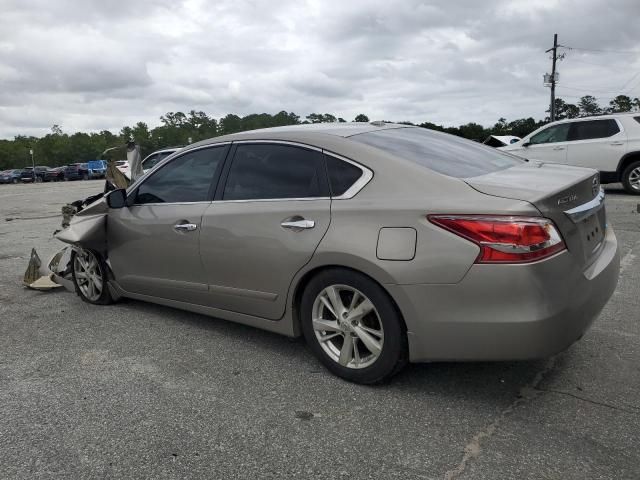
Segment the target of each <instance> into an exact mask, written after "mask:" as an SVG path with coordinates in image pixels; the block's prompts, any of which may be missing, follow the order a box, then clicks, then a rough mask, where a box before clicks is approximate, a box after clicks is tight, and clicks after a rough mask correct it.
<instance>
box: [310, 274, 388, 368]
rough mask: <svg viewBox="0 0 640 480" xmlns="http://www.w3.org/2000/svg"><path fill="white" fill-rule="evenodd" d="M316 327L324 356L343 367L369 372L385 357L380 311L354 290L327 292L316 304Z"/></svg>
mask: <svg viewBox="0 0 640 480" xmlns="http://www.w3.org/2000/svg"><path fill="white" fill-rule="evenodd" d="M312 324H313V330H314V333H315V336H316V339H317V340H318V342H319V344H320V346H321V347H322V349H323V350H324V352H325V353H326V354H327V355H328V356H329V358H331V359H332V360H333V361H335V362H336V363H338V364H340V365H342V366H343V367H347V368H352V369H360V368H366V367H368V366H370V365H372V364H373V363H374V362H375V361H376V360H377V359H378V357H379V356H380V354H381V353H382V348H383V344H384V329H383V326H382V321H381V320H380V316H379V314H378V311H377V310H376V308H375V306H374V304H373V303H372V302H371V300H369V298H367V296H366V295H364V294H363V293H362V292H361V291H359V290H357V289H355V288H353V287H350V286H347V285H330V286H328V287H326V288H325V289H323V290H322V291H321V292H320V293H319V294H318V296H317V297H316V299H315V301H314V303H313V308H312Z"/></svg>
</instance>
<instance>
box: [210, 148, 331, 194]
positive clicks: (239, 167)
mask: <svg viewBox="0 0 640 480" xmlns="http://www.w3.org/2000/svg"><path fill="white" fill-rule="evenodd" d="M326 190H327V188H326V174H325V173H324V171H323V165H322V154H321V153H320V152H317V151H314V150H307V149H305V148H301V147H294V146H290V145H278V144H240V145H238V147H237V149H236V153H235V155H234V158H233V162H232V164H231V168H230V169H229V175H228V177H227V182H226V184H225V187H224V193H223V196H222V198H223V200H258V199H281V198H314V197H324V196H327V191H326Z"/></svg>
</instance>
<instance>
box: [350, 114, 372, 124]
mask: <svg viewBox="0 0 640 480" xmlns="http://www.w3.org/2000/svg"><path fill="white" fill-rule="evenodd" d="M353 121H354V122H368V121H369V117H367V116H366V115H365V114H364V113H360V114H359V115H357V116H356V118H354V119H353Z"/></svg>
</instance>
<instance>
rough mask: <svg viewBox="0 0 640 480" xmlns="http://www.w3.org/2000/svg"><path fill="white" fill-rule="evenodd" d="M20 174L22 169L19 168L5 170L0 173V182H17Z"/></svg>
mask: <svg viewBox="0 0 640 480" xmlns="http://www.w3.org/2000/svg"><path fill="white" fill-rule="evenodd" d="M21 174H22V170H20V169H12V170H5V171H4V172H1V173H0V183H18V182H20V176H21Z"/></svg>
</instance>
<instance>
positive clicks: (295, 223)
mask: <svg viewBox="0 0 640 480" xmlns="http://www.w3.org/2000/svg"><path fill="white" fill-rule="evenodd" d="M280 226H281V227H282V228H288V229H290V230H295V231H300V230H308V229H310V228H313V227H315V226H316V222H314V221H313V220H307V219H305V218H302V217H294V218H291V219H289V220H285V221H284V222H282V223H281V224H280Z"/></svg>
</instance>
